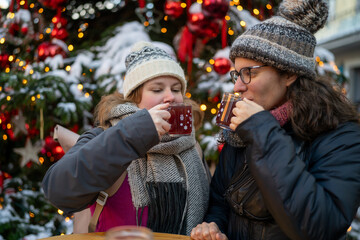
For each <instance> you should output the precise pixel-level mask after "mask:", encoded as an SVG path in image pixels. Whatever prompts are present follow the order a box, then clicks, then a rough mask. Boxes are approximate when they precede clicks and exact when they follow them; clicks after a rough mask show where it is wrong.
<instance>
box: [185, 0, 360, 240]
mask: <svg viewBox="0 0 360 240" xmlns="http://www.w3.org/2000/svg"><path fill="white" fill-rule="evenodd" d="M327 16H328V6H327V4H326V3H325V2H324V1H322V0H298V1H293V0H285V1H283V2H282V3H281V4H280V7H279V11H278V15H277V16H274V17H272V18H270V19H268V20H266V21H264V22H261V23H259V24H257V25H254V26H252V27H250V28H249V29H248V30H246V31H245V32H244V33H243V34H242V35H240V36H239V37H238V38H237V39H236V40H235V41H234V43H233V44H232V46H231V50H230V59H231V60H232V61H233V62H234V64H235V70H234V71H231V72H230V75H231V77H232V80H233V82H234V83H235V85H234V92H239V93H241V95H242V99H243V100H242V101H239V102H237V103H236V107H235V108H234V109H233V113H234V117H232V119H231V124H230V128H231V129H232V131H226V130H224V131H223V132H222V136H223V140H224V141H225V146H224V148H223V149H222V152H221V155H220V161H219V164H218V166H217V169H216V171H215V174H214V176H213V178H212V181H211V187H210V202H209V209H208V211H207V215H206V217H205V221H204V222H203V223H202V224H199V225H198V226H197V227H196V228H194V229H193V231H192V233H191V237H192V239H196V240H200V239H213V240H214V239H216V240H220V239H230V240H237V239H239V240H240V239H241V240H246V239H271V240H275V239H276V240H278V239H327V240H328V239H345V237H346V232H347V229H348V228H349V226H350V224H351V222H352V220H353V218H354V216H355V214H356V211H357V209H358V207H359V203H360V127H359V122H358V121H359V117H358V114H357V112H356V111H355V110H354V107H353V106H352V104H351V103H350V102H349V101H348V100H347V99H346V98H345V97H344V95H343V94H342V93H341V92H339V91H336V90H335V89H334V88H333V87H332V86H331V85H330V84H329V83H327V82H325V81H323V80H321V79H318V78H317V77H316V72H315V62H314V56H313V54H314V48H315V46H316V39H315V37H314V35H313V34H314V33H315V32H316V31H318V29H320V28H321V27H323V25H324V24H325V22H326V19H327Z"/></svg>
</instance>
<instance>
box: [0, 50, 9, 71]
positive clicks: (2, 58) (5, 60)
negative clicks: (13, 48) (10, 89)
mask: <svg viewBox="0 0 360 240" xmlns="http://www.w3.org/2000/svg"><path fill="white" fill-rule="evenodd" d="M9 64H10V62H9V54H7V53H3V54H0V69H4V68H6V67H7V66H9Z"/></svg>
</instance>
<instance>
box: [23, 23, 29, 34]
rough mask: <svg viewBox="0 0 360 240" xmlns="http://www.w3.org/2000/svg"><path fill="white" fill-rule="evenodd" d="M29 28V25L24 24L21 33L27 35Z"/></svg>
mask: <svg viewBox="0 0 360 240" xmlns="http://www.w3.org/2000/svg"><path fill="white" fill-rule="evenodd" d="M28 30H29V28H28V26H27V25H23V26H22V27H21V33H22V34H23V35H26V34H27V33H28Z"/></svg>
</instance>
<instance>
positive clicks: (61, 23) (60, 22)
mask: <svg viewBox="0 0 360 240" xmlns="http://www.w3.org/2000/svg"><path fill="white" fill-rule="evenodd" d="M51 22H52V23H53V24H54V25H55V27H56V28H61V27H65V26H66V24H67V19H66V18H64V17H62V16H61V15H59V14H58V15H56V16H55V17H53V18H52V20H51Z"/></svg>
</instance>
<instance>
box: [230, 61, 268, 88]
mask: <svg viewBox="0 0 360 240" xmlns="http://www.w3.org/2000/svg"><path fill="white" fill-rule="evenodd" d="M266 66H267V65H261V66H252V67H244V68H242V69H240V70H239V71H236V70H232V71H230V76H231V80H232V82H233V83H234V84H235V83H236V81H237V80H238V78H239V77H240V79H241V81H242V82H243V83H244V84H249V83H250V82H251V70H252V69H256V68H262V67H266Z"/></svg>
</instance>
